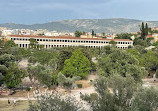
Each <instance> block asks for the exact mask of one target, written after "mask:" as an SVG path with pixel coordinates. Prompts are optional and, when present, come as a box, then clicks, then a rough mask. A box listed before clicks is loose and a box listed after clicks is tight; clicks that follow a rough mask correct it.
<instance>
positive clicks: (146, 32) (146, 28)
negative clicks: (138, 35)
mask: <svg viewBox="0 0 158 111" xmlns="http://www.w3.org/2000/svg"><path fill="white" fill-rule="evenodd" d="M148 33H149V28H148V24H147V23H146V24H145V36H147V35H148Z"/></svg>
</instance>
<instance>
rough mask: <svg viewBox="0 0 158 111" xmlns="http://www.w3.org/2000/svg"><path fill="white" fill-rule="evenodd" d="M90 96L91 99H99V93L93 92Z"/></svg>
mask: <svg viewBox="0 0 158 111" xmlns="http://www.w3.org/2000/svg"><path fill="white" fill-rule="evenodd" d="M90 98H91V101H95V100H97V99H98V94H97V93H91V94H90Z"/></svg>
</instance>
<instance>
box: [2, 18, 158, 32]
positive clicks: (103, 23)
mask: <svg viewBox="0 0 158 111" xmlns="http://www.w3.org/2000/svg"><path fill="white" fill-rule="evenodd" d="M141 22H142V21H141V20H135V19H123V18H113V19H76V20H61V21H54V22H49V23H44V24H33V25H24V24H14V23H6V24H0V27H8V28H14V29H33V30H35V29H48V30H50V31H52V30H56V31H62V32H65V31H69V32H74V31H75V30H80V31H88V32H89V31H91V30H92V29H93V30H95V32H100V33H101V32H106V33H122V32H137V31H138V30H139V25H140V24H141ZM147 23H148V24H149V26H151V27H155V26H158V21H147Z"/></svg>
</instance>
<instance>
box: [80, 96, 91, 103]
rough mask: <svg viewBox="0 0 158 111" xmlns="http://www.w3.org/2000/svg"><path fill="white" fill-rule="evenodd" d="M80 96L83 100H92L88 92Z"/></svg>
mask: <svg viewBox="0 0 158 111" xmlns="http://www.w3.org/2000/svg"><path fill="white" fill-rule="evenodd" d="M80 97H81V99H82V100H84V101H87V102H88V103H90V101H91V97H90V96H89V95H88V94H85V95H81V96H80Z"/></svg>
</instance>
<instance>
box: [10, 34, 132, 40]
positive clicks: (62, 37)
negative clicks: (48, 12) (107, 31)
mask: <svg viewBox="0 0 158 111" xmlns="http://www.w3.org/2000/svg"><path fill="white" fill-rule="evenodd" d="M9 37H28V38H50V39H51V38H52V39H79V40H106V41H111V40H114V41H132V40H129V39H105V38H78V37H72V36H34V35H10V36H9Z"/></svg>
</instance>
